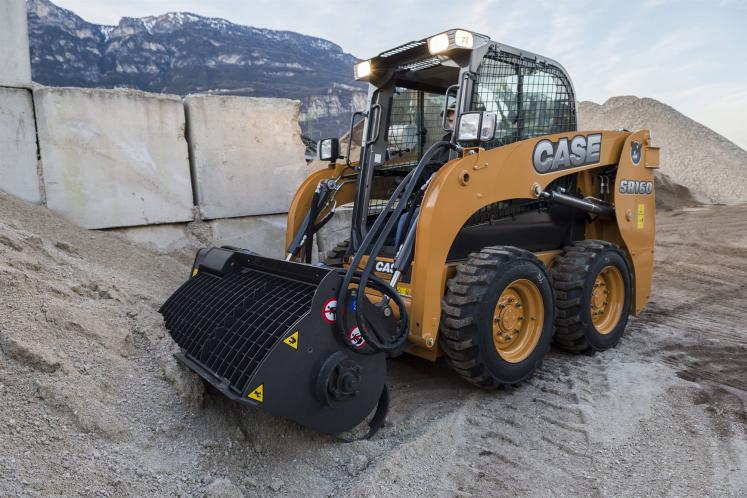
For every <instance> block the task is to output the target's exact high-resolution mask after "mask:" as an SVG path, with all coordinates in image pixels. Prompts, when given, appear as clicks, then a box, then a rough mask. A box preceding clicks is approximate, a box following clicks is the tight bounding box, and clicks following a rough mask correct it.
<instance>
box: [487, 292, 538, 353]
mask: <svg viewBox="0 0 747 498" xmlns="http://www.w3.org/2000/svg"><path fill="white" fill-rule="evenodd" d="M544 323H545V307H544V303H543V300H542V293H540V290H539V288H538V287H537V286H536V285H535V284H534V282H531V281H530V280H526V279H519V280H514V281H513V282H511V283H510V284H508V286H507V287H506V288H505V289H504V290H503V292H502V293H501V295H500V297H499V298H498V303H497V304H496V305H495V312H494V313H493V344H494V345H495V350H496V351H497V352H498V354H499V355H500V357H501V358H503V359H504V360H506V361H507V362H509V363H519V362H520V361H523V360H525V359H527V357H529V355H530V354H531V353H532V351H534V348H535V347H537V343H538V342H539V339H540V336H541V335H542V327H543V326H544Z"/></svg>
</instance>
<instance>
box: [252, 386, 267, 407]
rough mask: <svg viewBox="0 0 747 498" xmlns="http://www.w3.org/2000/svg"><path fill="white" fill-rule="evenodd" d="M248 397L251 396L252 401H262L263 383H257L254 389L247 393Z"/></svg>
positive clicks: (263, 394) (263, 393)
mask: <svg viewBox="0 0 747 498" xmlns="http://www.w3.org/2000/svg"><path fill="white" fill-rule="evenodd" d="M249 397H250V398H252V399H253V400H254V401H259V402H260V403H262V401H263V400H264V397H265V385H264V384H260V385H258V386H257V387H256V388H255V389H254V391H252V392H250V393H249Z"/></svg>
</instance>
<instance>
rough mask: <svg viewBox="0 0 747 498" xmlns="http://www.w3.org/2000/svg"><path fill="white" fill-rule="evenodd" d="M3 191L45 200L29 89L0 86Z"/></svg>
mask: <svg viewBox="0 0 747 498" xmlns="http://www.w3.org/2000/svg"><path fill="white" fill-rule="evenodd" d="M3 1H4V0H3ZM0 190H2V191H4V192H7V193H9V194H12V195H14V196H16V197H18V198H20V199H23V200H24V201H29V202H33V203H35V204H39V203H40V202H41V201H42V195H41V191H40V189H39V178H38V175H37V160H36V129H35V127H34V107H33V101H32V99H31V92H30V91H29V90H25V89H20V88H2V87H0Z"/></svg>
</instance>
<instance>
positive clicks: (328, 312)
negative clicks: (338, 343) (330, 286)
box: [322, 297, 337, 323]
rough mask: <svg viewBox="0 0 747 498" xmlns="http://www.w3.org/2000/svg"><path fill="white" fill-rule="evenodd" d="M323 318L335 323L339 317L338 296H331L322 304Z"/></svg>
mask: <svg viewBox="0 0 747 498" xmlns="http://www.w3.org/2000/svg"><path fill="white" fill-rule="evenodd" d="M322 318H324V321H325V322H327V323H335V320H336V319H337V298H336V297H330V298H329V299H327V300H326V301H325V302H324V306H322Z"/></svg>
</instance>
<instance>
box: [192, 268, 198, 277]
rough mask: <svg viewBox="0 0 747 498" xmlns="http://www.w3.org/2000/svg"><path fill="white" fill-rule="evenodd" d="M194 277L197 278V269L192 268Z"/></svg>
mask: <svg viewBox="0 0 747 498" xmlns="http://www.w3.org/2000/svg"><path fill="white" fill-rule="evenodd" d="M192 276H193V277H196V276H197V268H192Z"/></svg>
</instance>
